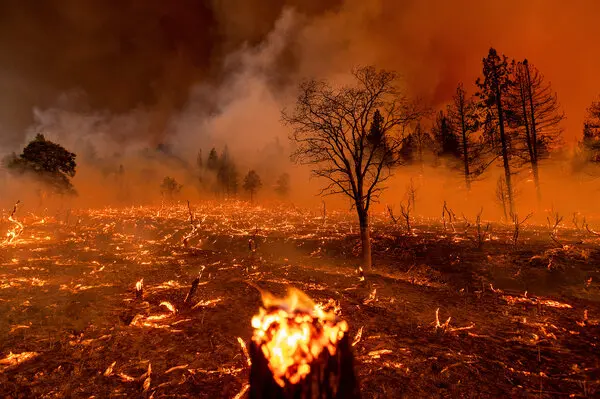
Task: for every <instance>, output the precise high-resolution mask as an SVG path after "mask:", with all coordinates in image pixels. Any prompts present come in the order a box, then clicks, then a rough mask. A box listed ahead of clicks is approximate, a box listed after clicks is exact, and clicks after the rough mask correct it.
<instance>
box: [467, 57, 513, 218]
mask: <svg viewBox="0 0 600 399" xmlns="http://www.w3.org/2000/svg"><path fill="white" fill-rule="evenodd" d="M512 69H513V65H512V64H511V63H509V62H508V58H507V57H506V56H505V55H502V56H500V55H498V52H497V51H496V50H495V49H494V48H490V51H489V53H488V56H487V57H485V58H484V59H483V79H481V78H478V79H477V81H476V84H477V86H478V87H479V90H480V92H479V93H478V95H479V98H480V99H481V106H482V108H483V109H484V110H485V112H486V122H487V123H486V127H487V128H488V129H490V130H489V131H488V132H487V137H488V142H489V144H490V145H491V147H492V149H493V150H494V151H495V152H496V154H497V155H498V156H501V157H502V166H503V167H504V182H505V184H506V195H507V198H508V206H509V211H510V214H511V215H514V214H515V204H514V190H513V185H512V172H511V163H510V162H511V159H512V157H513V155H514V148H513V143H512V141H513V140H512V137H511V135H509V132H508V131H507V128H508V126H507V111H509V112H510V109H509V108H508V109H507V100H508V96H509V92H510V90H511V88H512V87H513V85H514V82H513V80H512ZM508 117H509V118H508V119H510V115H508ZM496 127H497V130H496ZM496 133H497V135H496Z"/></svg>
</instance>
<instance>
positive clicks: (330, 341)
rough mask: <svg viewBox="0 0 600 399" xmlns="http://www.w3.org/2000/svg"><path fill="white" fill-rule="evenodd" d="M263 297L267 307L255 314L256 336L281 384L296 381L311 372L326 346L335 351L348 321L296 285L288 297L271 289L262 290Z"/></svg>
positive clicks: (330, 350) (277, 380)
mask: <svg viewBox="0 0 600 399" xmlns="http://www.w3.org/2000/svg"><path fill="white" fill-rule="evenodd" d="M262 297H263V306H264V307H262V308H260V310H259V314H258V315H256V316H254V317H253V318H252V327H253V328H254V334H253V337H252V340H253V341H254V342H255V343H256V344H257V345H258V346H259V347H260V348H261V350H262V352H263V354H264V356H265V358H266V359H267V360H268V363H269V369H270V370H271V372H272V373H273V377H274V379H275V381H276V382H277V384H279V385H280V386H281V387H283V386H285V384H286V382H289V383H291V384H296V383H298V382H300V381H302V379H304V377H305V376H307V375H308V374H309V373H310V371H311V363H312V362H313V361H315V359H317V358H319V356H320V355H321V353H322V352H323V351H324V350H327V351H328V352H329V354H330V355H332V356H333V355H335V353H336V348H337V343H338V342H339V341H340V340H341V339H342V338H343V337H344V334H345V333H346V332H347V331H348V324H347V323H346V322H345V321H343V320H342V321H339V320H337V317H336V316H335V314H334V313H330V312H326V311H324V310H323V307H320V306H317V305H316V304H315V303H314V302H313V301H312V300H311V299H310V298H309V297H308V296H307V295H306V294H304V293H303V292H302V291H300V290H298V289H295V288H290V289H289V291H288V295H287V296H286V297H285V298H277V297H275V296H273V295H272V294H270V293H268V292H262Z"/></svg>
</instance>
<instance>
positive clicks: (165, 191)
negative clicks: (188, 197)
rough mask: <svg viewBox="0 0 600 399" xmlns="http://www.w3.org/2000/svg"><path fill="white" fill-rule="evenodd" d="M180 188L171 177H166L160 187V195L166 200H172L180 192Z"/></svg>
mask: <svg viewBox="0 0 600 399" xmlns="http://www.w3.org/2000/svg"><path fill="white" fill-rule="evenodd" d="M182 187H183V186H182V185H181V184H179V183H177V180H175V179H174V178H173V177H169V176H166V177H165V178H164V179H163V181H162V183H161V185H160V193H161V194H162V195H163V196H164V197H167V198H168V199H173V197H174V196H175V194H177V193H179V192H180V191H181V188H182Z"/></svg>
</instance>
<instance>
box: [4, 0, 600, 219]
mask: <svg viewBox="0 0 600 399" xmlns="http://www.w3.org/2000/svg"><path fill="white" fill-rule="evenodd" d="M599 12H600V4H599V3H597V2H595V1H593V0H587V1H585V0H582V1H576V2H559V1H554V0H550V1H541V0H534V1H529V2H522V1H516V0H510V1H504V2H479V1H475V0H459V1H454V2H448V1H442V0H424V1H418V0H402V1H394V0H377V1H361V0H339V1H336V0H328V1H319V0H310V1H301V0H263V1H249V0H229V1H218V0H213V1H193V0H179V1H169V2H165V1H159V0H153V1H142V0H127V1H101V0H90V1H77V0H48V1H40V2H34V1H18V0H7V1H4V2H2V5H0V93H1V94H0V153H2V154H4V153H8V152H10V151H17V152H19V151H20V149H21V148H22V147H23V146H24V145H25V144H26V142H27V141H28V140H29V139H31V138H32V137H33V135H34V134H35V133H37V132H43V133H44V134H45V135H46V136H47V137H48V138H50V139H52V140H56V141H57V142H59V143H61V144H63V145H64V146H65V147H66V148H68V149H69V150H71V151H74V152H76V153H77V154H78V161H79V162H80V163H79V165H80V167H79V171H78V175H77V176H76V178H75V181H74V183H75V185H76V187H77V188H78V190H79V191H80V194H81V195H82V196H83V197H87V198H91V197H95V198H97V194H96V193H95V191H94V190H93V187H94V184H93V183H90V182H93V181H94V180H95V179H98V178H100V177H99V176H107V175H110V174H111V173H113V172H114V170H115V168H118V167H119V165H121V164H122V165H124V167H125V170H126V171H128V173H129V171H131V173H130V174H131V176H138V177H139V178H138V177H136V178H133V177H132V180H134V181H136V182H138V181H139V183H138V186H139V187H138V188H137V189H135V190H138V191H139V192H147V191H152V190H154V189H150V187H154V186H156V184H155V182H152V183H150V182H148V181H149V179H148V178H147V177H148V173H149V172H148V171H149V170H152V173H151V174H152V176H155V178H156V179H157V181H160V179H161V178H162V176H164V175H165V174H167V173H170V174H172V175H176V176H177V177H178V180H180V181H182V182H183V183H184V184H185V183H188V184H185V185H187V186H189V185H192V184H193V181H192V180H191V179H192V177H190V176H189V174H187V173H186V169H188V168H189V167H190V165H192V167H193V165H194V162H195V157H196V154H197V152H198V150H199V149H202V150H203V153H204V156H206V155H207V154H208V151H209V149H210V148H211V147H213V146H214V147H217V148H218V149H222V148H223V147H224V146H225V145H227V146H228V147H229V149H230V151H231V153H232V154H234V158H235V159H236V160H238V162H240V165H239V169H240V171H241V172H242V173H245V171H246V170H247V169H249V168H255V169H257V171H258V172H259V174H261V173H262V174H263V175H266V181H267V182H272V181H274V179H275V178H276V176H275V175H276V173H275V172H274V170H287V169H289V168H290V165H289V162H288V161H287V153H288V152H289V144H288V142H287V134H288V131H287V130H286V128H285V127H284V126H282V124H281V122H280V110H281V109H282V108H283V107H285V106H289V105H290V103H291V101H292V100H293V96H294V90H295V88H296V86H297V83H298V82H299V81H300V80H302V79H303V78H307V77H317V78H325V79H332V80H335V81H339V82H342V81H344V80H345V79H346V78H347V73H348V71H349V70H350V69H351V68H352V67H353V66H356V65H367V64H375V65H377V66H378V67H383V68H387V69H393V70H396V71H398V72H399V73H400V75H401V76H402V82H403V85H405V89H406V91H407V92H408V93H409V95H410V96H412V97H415V98H417V97H418V98H421V99H422V100H423V101H424V102H425V103H426V104H428V105H430V106H431V107H434V108H440V107H442V106H444V105H445V104H446V103H447V102H448V101H449V100H450V99H451V96H452V94H453V92H454V90H455V88H456V85H457V84H458V83H459V82H464V83H465V86H466V88H467V90H469V91H470V93H473V91H474V85H473V82H474V81H475V79H476V78H477V77H478V76H480V74H481V59H482V58H483V57H484V56H485V55H486V54H487V50H488V48H489V47H490V46H494V47H495V48H497V49H498V50H499V51H500V52H502V53H504V54H506V55H507V56H509V57H510V58H515V59H517V60H521V59H523V58H527V59H529V60H530V62H532V63H533V64H535V65H536V66H537V67H538V68H539V69H540V70H541V71H542V73H543V74H544V75H545V77H546V79H547V80H548V81H551V82H552V85H553V88H554V90H555V91H556V92H557V93H558V98H559V101H560V103H561V105H562V107H563V109H564V111H565V114H566V116H567V119H566V121H565V122H564V128H565V134H564V135H565V141H566V142H567V143H568V144H573V143H575V142H576V141H577V140H578V139H579V137H580V136H581V130H582V123H583V117H584V113H585V109H586V107H587V106H588V105H589V104H590V102H591V101H592V100H594V99H595V98H596V97H597V96H598V94H600V81H599V79H598V77H597V72H596V71H597V70H598V69H599V67H600V53H598V52H597V51H594V50H595V41H596V38H597V37H598V35H599V34H600V26H599V25H598V24H597V22H596V19H597V15H599ZM157 148H160V149H161V150H160V151H157V150H156V149H157ZM267 161H268V162H267ZM92 166H93V168H92ZM441 169H442V168H436V169H435V171H431V172H428V171H427V172H425V173H421V171H420V170H415V171H412V170H410V169H404V170H401V171H399V173H400V176H399V177H398V179H397V181H396V180H394V181H393V182H392V184H391V186H392V187H391V189H390V190H389V191H388V193H387V195H386V196H385V197H384V198H382V202H386V201H387V202H395V203H397V202H398V199H399V198H401V197H402V195H403V192H404V189H405V185H406V182H407V178H408V177H409V176H413V177H414V176H418V175H419V174H423V175H426V176H431V177H430V178H434V177H435V178H436V179H437V178H440V179H442V180H441V181H442V182H443V184H440V185H436V187H437V188H436V190H441V192H435V193H434V192H433V191H430V192H429V194H427V195H425V193H422V195H423V197H427V198H429V197H431V198H435V201H432V204H431V206H429V205H428V206H427V207H425V206H424V208H427V209H428V210H430V213H431V214H436V213H437V212H438V211H437V210H435V211H434V209H437V208H436V207H439V206H440V205H439V202H440V198H441V197H444V198H450V199H453V200H454V201H455V202H461V201H463V200H464V194H461V193H458V194H457V191H456V186H457V181H458V179H457V177H456V176H455V175H453V174H451V173H450V172H442V171H441ZM293 170H294V172H293V173H294V176H295V177H294V178H295V180H296V182H304V181H306V172H305V171H304V170H302V169H301V168H294V169H293ZM134 171H135V172H134ZM496 172H497V171H495V170H494V171H492V173H491V175H494V174H495V173H496ZM544 173H547V172H544V169H543V170H542V174H544ZM270 174H271V175H270ZM446 174H448V175H447V176H446ZM554 175H556V174H554ZM563 175H564V179H566V180H568V179H569V177H568V173H566V172H565V173H563ZM141 176H145V178H144V177H141ZM542 179H543V181H544V184H545V188H544V189H545V190H546V191H547V192H551V191H554V190H555V189H556V188H557V187H560V184H558V183H556V182H555V181H554V180H553V181H549V179H545V178H544V176H542ZM142 180H143V181H144V183H143V184H142ZM150 180H152V179H150ZM486 180H488V181H487V182H482V183H477V185H479V187H478V188H476V189H475V191H474V193H473V194H472V196H473V197H475V198H479V199H478V200H474V201H473V204H476V203H482V202H489V201H490V198H493V194H490V187H493V186H495V178H494V177H493V176H490V177H488V179H486ZM523 180H524V183H523V184H522V185H523V186H524V187H525V188H524V190H523V196H525V197H527V196H528V195H529V193H528V187H529V186H528V185H527V177H524V178H523ZM132 184H133V183H132ZM145 184H148V186H147V187H146V186H145ZM298 184H299V183H298ZM311 184H312V186H311V190H312V191H311V190H297V191H299V192H301V193H302V195H304V196H306V198H309V197H311V198H312V197H313V196H314V193H316V190H313V189H314V188H315V187H317V186H318V183H317V182H313V183H311ZM574 184H575V183H574ZM577 184H579V183H577ZM313 186H314V187H313ZM86 187H89V189H90V190H91V191H88V190H87V189H86ZM428 190H430V189H429V188H428ZM155 191H156V190H155ZM434 191H435V190H434ZM492 191H493V190H492ZM86 192H89V193H93V194H89V195H87V196H86ZM298 195H299V196H300V193H298ZM483 198H486V199H485V200H484V199H483ZM313 200H315V199H314V198H313ZM340 201H341V203H343V204H345V202H344V201H343V200H340ZM553 201H561V200H560V199H559V198H558V197H557V198H556V199H554V198H553ZM564 201H567V200H564ZM433 202H435V204H433ZM546 205H552V204H546ZM571 205H573V207H579V206H583V205H577V204H571ZM473 206H475V205H473ZM477 207H478V205H477ZM490 208H491V206H490ZM490 212H491V210H490Z"/></svg>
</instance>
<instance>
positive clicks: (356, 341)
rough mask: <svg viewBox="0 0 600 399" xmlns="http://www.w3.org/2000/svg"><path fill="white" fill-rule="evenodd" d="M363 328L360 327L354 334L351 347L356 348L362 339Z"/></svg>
mask: <svg viewBox="0 0 600 399" xmlns="http://www.w3.org/2000/svg"><path fill="white" fill-rule="evenodd" d="M363 327H364V326H362V327H361V328H360V329H359V330H358V332H357V333H356V336H355V337H354V341H352V346H356V344H358V343H359V342H360V339H361V338H362V332H363Z"/></svg>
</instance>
